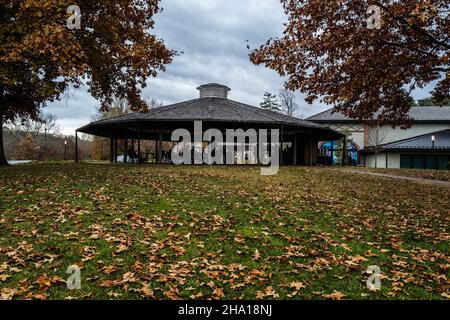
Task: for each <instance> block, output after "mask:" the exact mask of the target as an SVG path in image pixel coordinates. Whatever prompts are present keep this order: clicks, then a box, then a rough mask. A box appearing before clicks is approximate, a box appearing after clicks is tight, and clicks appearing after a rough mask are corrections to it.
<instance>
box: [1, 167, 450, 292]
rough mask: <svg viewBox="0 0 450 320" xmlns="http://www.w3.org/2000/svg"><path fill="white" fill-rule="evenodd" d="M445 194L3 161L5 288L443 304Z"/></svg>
mask: <svg viewBox="0 0 450 320" xmlns="http://www.w3.org/2000/svg"><path fill="white" fill-rule="evenodd" d="M449 191H450V190H449V189H448V188H446V187H443V186H435V187H433V186H429V185H421V184H414V183H411V182H407V181H397V180H390V179H383V178H378V177H371V176H364V175H357V174H351V173H348V172H347V173H346V172H341V171H337V170H333V169H323V168H322V169H320V168H301V167H284V168H281V169H280V172H279V173H278V175H276V176H272V177H264V176H260V175H259V170H258V168H256V167H245V166H242V167H239V166H233V167H225V166H224V167H207V166H202V167H194V166H169V165H166V166H157V165H149V166H135V165H128V166H124V165H109V164H99V165H95V164H78V165H75V164H58V163H56V164H30V165H22V166H14V167H7V168H0V288H1V297H2V298H11V297H12V298H14V299H28V298H32V299H33V298H35V299H177V298H182V299H189V298H194V299H209V298H213V299H387V298H388V299H448V298H450V292H449V284H448V283H449V282H448V279H449V277H450V270H449V268H450V245H449V240H450V230H449V229H450V228H449V227H450V223H449V222H450V221H449V218H450V216H449V209H450V206H449ZM74 264H76V265H78V266H79V267H80V268H81V289H79V290H68V289H67V288H66V283H65V279H67V278H68V276H69V274H67V273H66V269H67V268H68V267H69V266H70V265H74ZM370 265H377V266H379V267H380V269H381V272H382V277H381V289H380V290H379V291H370V290H368V289H367V286H366V280H367V278H368V277H369V274H367V273H366V269H367V267H368V266H370Z"/></svg>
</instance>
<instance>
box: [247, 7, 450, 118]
mask: <svg viewBox="0 0 450 320" xmlns="http://www.w3.org/2000/svg"><path fill="white" fill-rule="evenodd" d="M281 3H282V5H283V7H284V10H285V13H286V15H287V17H288V22H287V23H286V27H285V30H284V33H283V36H282V37H280V38H276V39H269V40H268V41H267V42H266V43H265V44H263V45H262V46H261V47H259V48H258V49H256V50H254V51H252V52H251V54H250V59H251V61H252V62H253V63H255V64H263V65H265V66H266V67H268V68H270V69H273V70H275V71H277V72H278V73H279V74H280V75H281V76H283V77H285V78H286V82H285V87H286V88H287V89H290V90H300V91H301V92H303V93H305V94H307V99H306V100H307V102H309V103H312V102H313V101H315V100H317V99H320V100H321V101H323V102H325V103H327V104H332V105H334V106H335V108H334V110H335V111H340V112H342V113H343V114H345V115H346V116H349V117H352V118H359V119H372V118H373V119H377V120H378V122H380V123H390V124H394V125H395V124H401V125H403V126H408V125H410V120H411V119H409V117H408V115H407V112H408V110H409V108H410V106H411V104H412V98H411V93H412V91H413V90H414V89H416V88H418V87H424V86H425V85H426V84H429V83H433V84H434V83H435V87H434V90H433V91H432V95H433V99H434V100H435V101H436V103H439V102H441V101H444V100H445V99H446V98H447V99H448V98H449V94H450V93H449V90H450V73H449V71H450V68H449V49H450V42H449V41H450V40H449V39H450V37H449V30H450V19H449V7H448V0H429V1H418V0H401V1H387V0H379V1H375V0H374V1H363V0H359V1H355V0H329V1H323V0H281ZM371 5H372V6H371ZM378 13H379V14H378ZM378 22H379V23H378Z"/></svg>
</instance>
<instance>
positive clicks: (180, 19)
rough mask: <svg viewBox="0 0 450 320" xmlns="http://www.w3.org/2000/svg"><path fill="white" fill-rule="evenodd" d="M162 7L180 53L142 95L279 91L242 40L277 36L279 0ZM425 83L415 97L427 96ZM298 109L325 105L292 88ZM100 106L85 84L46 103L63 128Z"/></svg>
mask: <svg viewBox="0 0 450 320" xmlns="http://www.w3.org/2000/svg"><path fill="white" fill-rule="evenodd" d="M161 4H162V6H163V8H164V11H163V12H162V13H161V14H159V15H157V16H156V17H155V20H156V28H155V30H154V32H155V34H156V35H157V36H158V37H160V38H162V39H164V41H165V43H166V45H167V46H168V47H169V48H171V49H175V50H177V51H182V52H183V54H182V55H180V56H177V57H175V59H174V61H173V63H172V64H170V65H168V66H167V70H166V72H164V73H160V74H159V75H158V77H157V78H154V79H150V80H149V81H148V86H147V88H145V89H144V90H143V94H142V95H143V97H146V98H150V97H154V98H156V99H158V100H161V101H162V102H163V103H164V104H165V105H167V104H171V103H175V102H180V101H183V100H188V99H193V98H197V96H198V92H197V90H196V87H198V86H199V85H202V84H205V83H209V82H218V83H221V84H225V85H227V86H229V87H230V88H231V91H230V93H229V98H230V99H233V100H237V101H241V102H244V103H248V104H251V105H254V106H259V103H260V102H261V100H262V96H263V94H264V92H265V91H270V92H272V93H278V91H279V90H280V89H281V88H282V87H283V79H282V78H280V77H279V76H278V75H277V74H276V73H275V72H273V71H271V70H268V69H266V68H265V67H264V66H255V65H253V64H252V63H251V62H250V61H249V59H248V53H249V51H248V49H247V47H246V44H247V43H246V40H249V44H250V46H251V47H252V48H255V47H257V46H259V45H261V44H262V43H264V42H265V41H266V40H267V39H269V38H271V37H277V36H281V34H282V31H283V23H284V22H285V21H286V17H285V15H284V12H283V10H282V7H281V4H280V2H279V0H227V1H223V0H162V2H161ZM427 91H428V90H427V89H425V90H421V91H418V92H416V94H415V96H416V98H422V97H425V96H427ZM296 96H297V103H298V104H299V105H300V111H299V112H298V114H297V116H299V117H307V116H310V115H313V114H315V113H318V112H320V111H323V110H325V109H327V108H329V107H330V106H326V105H321V104H320V103H316V104H313V105H308V104H306V103H305V101H304V99H303V98H304V95H302V94H300V93H296ZM98 106H99V103H98V101H96V100H95V99H93V98H92V97H91V96H90V94H89V93H87V91H86V89H85V88H80V89H78V90H72V91H71V94H70V97H69V99H67V100H64V101H59V102H55V103H51V104H49V105H48V107H46V108H45V110H44V111H45V112H49V113H52V114H55V115H56V116H57V117H58V124H59V126H60V127H61V131H62V132H63V133H64V134H70V135H73V134H74V131H75V129H76V128H78V127H81V126H83V125H85V124H87V123H89V122H90V121H91V118H92V116H93V115H94V114H95V113H96V111H97V108H98Z"/></svg>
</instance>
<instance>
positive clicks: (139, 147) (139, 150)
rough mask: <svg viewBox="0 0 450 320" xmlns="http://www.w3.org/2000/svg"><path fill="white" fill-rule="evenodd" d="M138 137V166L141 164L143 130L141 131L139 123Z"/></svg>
mask: <svg viewBox="0 0 450 320" xmlns="http://www.w3.org/2000/svg"><path fill="white" fill-rule="evenodd" d="M137 128H138V131H137V137H138V140H137V142H138V149H137V156H138V164H141V129H140V125H139V122H138V124H137Z"/></svg>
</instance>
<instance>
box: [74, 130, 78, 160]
mask: <svg viewBox="0 0 450 320" xmlns="http://www.w3.org/2000/svg"><path fill="white" fill-rule="evenodd" d="M75 163H78V130H75Z"/></svg>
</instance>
